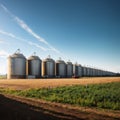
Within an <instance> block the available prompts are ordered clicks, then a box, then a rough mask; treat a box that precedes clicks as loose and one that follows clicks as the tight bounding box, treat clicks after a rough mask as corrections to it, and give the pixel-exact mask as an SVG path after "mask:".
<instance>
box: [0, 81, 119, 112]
mask: <svg viewBox="0 0 120 120" xmlns="http://www.w3.org/2000/svg"><path fill="white" fill-rule="evenodd" d="M0 93H4V94H13V95H18V96H24V97H30V98H38V99H43V100H47V101H52V102H58V103H67V104H72V105H77V106H88V107H97V108H104V109H112V110H120V82H113V83H104V84H96V85H95V84H94V85H87V86H86V85H74V86H68V87H67V86H65V87H57V88H41V89H29V90H10V89H0Z"/></svg>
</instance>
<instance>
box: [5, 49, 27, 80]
mask: <svg viewBox="0 0 120 120" xmlns="http://www.w3.org/2000/svg"><path fill="white" fill-rule="evenodd" d="M7 78H8V79H12V78H13V79H15V78H26V58H25V56H24V55H23V54H21V53H20V50H19V49H18V51H17V52H16V53H14V54H13V55H11V56H9V57H8V74H7Z"/></svg>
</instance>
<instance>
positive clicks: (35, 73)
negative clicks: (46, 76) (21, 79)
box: [27, 54, 41, 78]
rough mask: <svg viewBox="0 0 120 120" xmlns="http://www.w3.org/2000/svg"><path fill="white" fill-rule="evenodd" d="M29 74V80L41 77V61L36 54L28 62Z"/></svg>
mask: <svg viewBox="0 0 120 120" xmlns="http://www.w3.org/2000/svg"><path fill="white" fill-rule="evenodd" d="M27 74H28V78H40V77H41V59H40V58H39V57H38V56H36V55H35V54H34V55H32V56H30V57H29V58H28V60H27Z"/></svg>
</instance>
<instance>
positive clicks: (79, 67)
mask: <svg viewBox="0 0 120 120" xmlns="http://www.w3.org/2000/svg"><path fill="white" fill-rule="evenodd" d="M78 76H79V77H82V66H81V65H78Z"/></svg>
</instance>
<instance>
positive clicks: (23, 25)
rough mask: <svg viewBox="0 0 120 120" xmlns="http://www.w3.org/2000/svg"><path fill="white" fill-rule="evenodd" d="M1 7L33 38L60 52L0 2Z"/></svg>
mask: <svg viewBox="0 0 120 120" xmlns="http://www.w3.org/2000/svg"><path fill="white" fill-rule="evenodd" d="M1 7H2V8H3V10H4V11H5V12H7V13H8V14H9V15H10V16H11V17H12V18H13V19H14V20H15V21H16V23H17V24H18V25H19V26H20V27H21V28H22V29H24V30H25V31H26V32H28V33H29V34H30V35H32V36H33V37H34V38H36V39H37V40H38V41H40V42H42V43H44V44H46V45H47V46H48V47H49V48H50V50H52V51H54V52H56V53H60V51H59V50H57V49H56V48H54V47H53V46H51V45H50V44H49V43H48V42H47V41H46V40H45V39H44V38H42V37H40V36H39V35H38V34H36V33H35V32H34V31H33V30H32V29H31V28H30V27H29V26H28V25H27V24H26V23H25V22H24V21H23V20H21V19H20V18H19V17H17V16H15V15H13V14H12V13H11V12H10V11H9V10H8V9H7V8H6V7H5V6H4V5H2V4H1Z"/></svg>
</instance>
